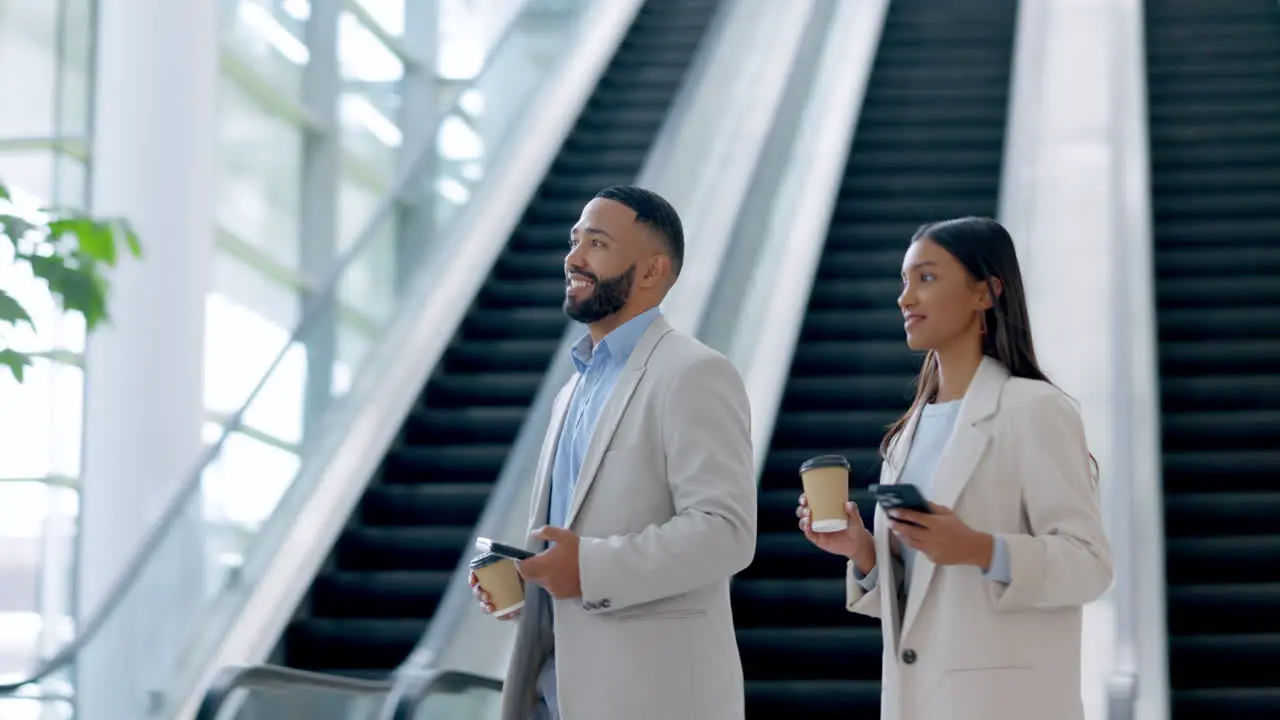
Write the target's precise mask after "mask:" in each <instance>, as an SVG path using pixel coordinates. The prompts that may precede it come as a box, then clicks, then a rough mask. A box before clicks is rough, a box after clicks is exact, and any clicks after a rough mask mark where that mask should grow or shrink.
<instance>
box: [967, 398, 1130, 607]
mask: <svg viewBox="0 0 1280 720" xmlns="http://www.w3.org/2000/svg"><path fill="white" fill-rule="evenodd" d="M1014 422H1015V423H1016V424H1015V427H1016V428H1021V429H1020V430H1014V431H1013V432H1014V433H1015V434H1016V436H1017V444H1016V446H1015V448H1014V456H1015V458H1016V461H1015V463H1014V464H1015V468H1014V470H1015V472H1017V473H1018V475H1019V477H1020V478H1021V482H1022V491H1023V506H1024V511H1025V513H1026V518H1027V521H1028V524H1029V526H1030V530H1031V532H1030V534H1020V533H1017V534H1013V533H1011V534H1005V535H1001V537H1002V538H1004V540H1005V543H1006V545H1007V547H1008V551H1009V566H1010V567H1009V569H1010V575H1011V578H1010V582H1009V583H1008V584H1007V585H1006V584H1004V583H995V582H993V583H991V584H990V586H991V588H992V589H993V592H994V593H995V596H996V599H997V602H996V609H997V610H1001V611H1019V610H1026V609H1029V608H1058V607H1069V606H1076V605H1084V604H1086V603H1089V602H1092V601H1094V600H1096V599H1098V598H1099V597H1101V596H1102V594H1103V593H1104V592H1106V591H1107V588H1109V587H1110V586H1111V581H1112V578H1113V574H1114V567H1113V565H1112V559H1111V546H1110V543H1108V541H1107V536H1106V533H1105V531H1104V530H1103V525H1102V514H1101V511H1100V509H1099V507H1098V498H1097V494H1096V492H1097V488H1096V484H1095V482H1094V479H1093V473H1092V471H1091V468H1090V466H1089V449H1088V444H1087V442H1086V440H1085V434H1084V424H1083V423H1082V422H1081V420H1080V415H1079V414H1078V413H1077V412H1076V410H1075V408H1074V407H1072V405H1071V403H1070V401H1069V400H1068V399H1067V397H1066V396H1065V395H1063V394H1062V393H1059V392H1056V391H1055V392H1048V393H1044V394H1042V395H1038V396H1036V397H1034V398H1032V399H1031V401H1030V402H1029V403H1028V405H1027V407H1026V408H1025V409H1023V410H1022V411H1021V412H1019V413H1017V417H1016V418H1015V419H1014Z"/></svg>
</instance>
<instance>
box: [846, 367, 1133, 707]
mask: <svg viewBox="0 0 1280 720" xmlns="http://www.w3.org/2000/svg"><path fill="white" fill-rule="evenodd" d="M917 420H918V415H917V416H916V417H913V418H912V419H911V421H910V424H909V425H908V426H907V428H906V432H905V433H904V434H903V435H902V436H901V437H902V438H903V439H904V440H903V441H902V442H899V443H897V444H896V446H895V447H894V448H893V449H892V451H891V452H890V456H889V458H888V460H887V462H885V464H884V466H883V468H882V470H881V475H880V482H881V483H893V482H896V481H897V479H898V474H899V473H900V472H901V470H902V467H903V464H904V463H905V462H906V458H907V451H908V450H909V446H910V438H911V437H912V434H913V433H914V431H915V423H916V421H917ZM932 495H933V497H931V498H930V499H931V500H932V501H933V502H936V503H938V504H940V505H945V506H948V507H951V508H952V509H954V510H955V512H956V514H957V515H959V516H960V518H961V519H962V520H964V522H965V523H967V524H968V525H969V526H970V527H972V528H974V529H977V530H983V531H985V532H989V533H993V534H996V535H999V536H1000V537H1003V538H1004V539H1005V541H1006V542H1007V543H1008V548H1009V560H1010V575H1011V576H1012V582H1011V583H1010V584H1008V585H1005V584H1002V583H998V582H995V581H991V580H985V579H983V578H982V575H981V571H980V570H978V569H977V568H974V567H964V566H946V567H937V566H935V565H934V564H933V563H932V562H930V561H929V559H928V558H926V557H924V556H923V555H919V556H918V559H917V560H916V562H915V564H914V569H913V573H912V576H911V584H910V587H911V591H910V595H909V598H908V599H907V601H906V607H905V608H903V607H901V603H900V601H899V594H898V592H897V588H898V587H899V584H900V580H901V573H902V572H903V570H902V568H903V566H902V564H901V563H900V562H898V561H890V562H882V563H881V564H880V573H881V574H880V578H879V583H878V585H877V587H876V589H875V590H874V591H872V592H869V593H866V592H863V590H862V587H861V586H860V585H858V583H857V582H856V580H855V579H854V576H853V573H852V568H851V567H850V569H849V572H848V575H847V586H848V591H847V592H848V608H849V610H851V611H853V612H858V613H862V614H864V615H870V616H872V617H878V618H880V623H881V628H882V630H883V633H884V670H883V696H882V710H881V714H880V717H881V718H882V720H1028V719H1030V718H1034V719H1035V720H1083V718H1084V708H1083V703H1082V701H1081V693H1080V690H1081V688H1080V652H1081V651H1080V644H1081V607H1082V606H1083V605H1084V604H1085V603H1088V602H1091V601H1093V600H1095V599H1097V598H1098V597H1099V596H1101V595H1102V593H1103V592H1105V591H1106V590H1107V588H1108V587H1109V586H1110V585H1111V580H1112V564H1111V548H1110V546H1109V544H1108V542H1107V538H1106V535H1105V534H1104V532H1103V528H1102V519H1101V517H1100V514H1099V509H1098V500H1097V487H1096V482H1095V481H1094V478H1093V475H1092V473H1091V472H1090V466H1089V455H1088V449H1087V446H1086V443H1085V434H1084V426H1083V424H1082V423H1081V421H1080V416H1079V414H1078V413H1077V412H1076V409H1075V407H1074V406H1073V405H1072V403H1071V401H1070V399H1069V398H1068V397H1067V396H1066V395H1064V394H1063V393H1062V392H1060V391H1058V390H1057V389H1056V388H1054V387H1053V386H1052V385H1049V384H1048V383H1045V382H1040V381H1035V380H1027V379H1023V378H1013V377H1010V375H1009V372H1008V371H1007V370H1006V369H1005V367H1004V366H1003V365H1001V364H1000V363H999V362H997V361H995V360H993V359H990V358H987V359H985V360H983V362H982V365H981V367H980V368H979V369H978V373H977V375H976V377H974V379H973V383H972V384H971V385H970V386H969V391H968V393H966V395H965V398H964V401H963V404H962V405H961V408H960V414H959V417H958V418H957V420H956V426H955V430H954V431H953V432H952V435H951V439H950V440H949V441H948V443H947V446H946V449H945V450H944V451H943V455H942V459H941V461H940V462H939V465H938V470H937V475H936V476H935V477H934V486H933V492H932ZM887 520H888V519H887V517H886V516H885V513H884V510H883V509H880V508H877V510H876V514H875V525H874V533H875V542H876V556H877V557H878V558H880V559H882V560H883V559H885V558H890V557H891V555H890V535H891V533H890V531H889V528H888V522H887Z"/></svg>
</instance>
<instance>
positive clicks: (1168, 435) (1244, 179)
mask: <svg viewBox="0 0 1280 720" xmlns="http://www.w3.org/2000/svg"><path fill="white" fill-rule="evenodd" d="M1146 15H1147V21H1146V22H1147V32H1146V35H1147V69H1148V70H1147V71H1148V92H1149V103H1148V106H1149V113H1150V117H1149V121H1150V131H1151V167H1152V177H1151V185H1152V209H1153V221H1154V222H1153V229H1154V248H1153V250H1154V251H1153V256H1154V257H1153V260H1154V270H1155V295H1156V308H1157V319H1158V333H1159V338H1158V339H1159V356H1160V357H1159V360H1160V395H1161V411H1162V418H1161V426H1162V430H1161V432H1162V445H1163V448H1164V451H1163V452H1164V527H1165V536H1166V541H1165V577H1166V581H1167V583H1168V593H1167V597H1166V600H1167V607H1168V612H1167V615H1168V630H1169V674H1170V681H1171V685H1172V688H1171V697H1172V712H1171V717H1173V718H1174V720H1185V719H1187V718H1201V717H1231V718H1242V719H1249V718H1275V717H1280V675H1277V673H1276V672H1275V670H1274V669H1273V668H1275V667H1276V665H1277V664H1280V524H1277V522H1276V517H1277V516H1278V515H1277V514H1278V513H1280V486H1277V485H1276V478H1277V477H1280V449H1278V448H1280V410H1277V408H1280V340H1278V339H1277V334H1276V332H1275V328H1280V238H1278V237H1277V234H1276V228H1277V227H1280V202H1278V201H1277V198H1280V171H1277V168H1280V7H1278V6H1277V5H1276V3H1274V2H1269V1H1268V0H1215V1H1214V2H1197V1H1195V0H1176V1H1174V0H1159V1H1156V0H1149V1H1148V2H1147V13H1146Z"/></svg>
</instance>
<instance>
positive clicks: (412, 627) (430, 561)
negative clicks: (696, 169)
mask: <svg viewBox="0 0 1280 720" xmlns="http://www.w3.org/2000/svg"><path fill="white" fill-rule="evenodd" d="M718 5H719V0H647V2H645V4H644V6H643V8H642V9H641V10H640V12H639V14H638V16H637V18H636V20H635V21H634V23H633V24H632V27H631V28H630V30H629V31H628V33H627V35H626V38H625V39H624V41H623V42H622V44H621V45H620V46H619V48H618V50H617V52H616V54H615V56H614V58H613V61H612V62H611V64H610V66H609V68H608V70H607V71H606V72H605V74H604V77H603V78H602V79H601V81H600V83H599V85H598V86H597V88H596V90H595V92H594V94H593V95H592V97H591V99H590V100H589V101H588V102H587V105H586V107H585V109H584V110H583V112H582V114H581V115H580V117H579V119H578V122H577V124H576V126H575V127H574V129H573V130H572V131H571V132H570V133H569V135H568V138H567V140H566V141H565V143H564V145H563V147H562V149H561V151H560V153H559V155H558V156H557V158H556V159H555V160H554V161H553V163H552V166H551V169H550V171H549V172H548V174H547V176H546V178H545V179H544V181H543V183H542V184H541V186H540V187H539V188H538V190H537V192H536V193H535V194H534V197H533V200H532V201H531V203H530V204H529V206H528V208H527V209H526V210H525V213H524V216H523V217H522V219H521V221H520V223H519V225H518V227H517V228H516V230H515V232H514V233H513V234H512V237H511V239H510V240H509V242H508V245H507V247H506V249H505V250H504V251H503V253H502V254H501V255H500V256H499V259H498V261H497V263H496V265H495V267H494V270H493V272H492V274H491V277H490V278H489V279H488V281H487V282H486V283H485V284H484V286H483V287H482V289H481V291H480V293H479V294H478V295H477V297H476V298H475V301H474V303H473V305H472V307H471V308H470V310H469V311H468V313H467V315H466V317H465V319H464V320H463V322H462V325H461V327H460V329H459V332H458V334H457V336H456V337H455V338H454V339H453V341H452V343H451V344H450V345H449V348H448V350H447V351H446V353H445V356H444V358H443V359H442V361H441V363H440V365H439V367H438V368H437V369H436V371H435V373H434V374H433V375H432V377H431V379H430V380H429V381H428V383H427V385H426V387H425V388H424V389H422V392H421V396H420V398H419V401H418V403H417V405H416V407H415V408H414V409H413V411H412V412H411V413H410V414H409V417H408V418H406V420H405V422H404V425H403V428H402V430H401V432H400V435H399V437H398V438H397V441H396V443H395V444H394V446H393V447H392V448H391V450H390V451H389V452H388V453H387V456H386V458H385V459H384V461H383V464H382V467H381V470H380V472H379V475H378V477H377V478H375V480H374V481H373V482H372V483H371V484H370V486H369V487H368V488H367V489H366V491H365V495H364V497H363V498H362V500H361V503H360V507H359V510H358V511H357V512H356V513H355V514H354V515H353V516H352V518H351V519H350V522H349V523H348V525H347V527H346V528H345V529H344V531H343V532H342V534H341V536H340V537H339V539H338V542H337V544H336V546H335V548H334V550H333V553H332V556H331V557H330V558H329V560H328V562H327V563H326V566H325V567H324V569H323V570H322V571H321V572H320V573H319V574H318V575H317V577H316V578H315V580H314V582H313V585H312V588H311V591H310V594H309V596H308V598H307V601H306V602H305V603H304V605H303V607H302V608H300V611H299V613H298V615H297V617H296V619H295V620H294V622H293V623H291V625H290V626H289V628H288V630H287V631H286V634H285V636H284V638H283V652H284V656H285V659H286V662H287V664H288V665H290V666H292V667H296V668H301V669H308V670H320V671H341V672H344V673H359V674H361V675H362V676H366V677H368V676H385V675H386V674H387V673H388V672H390V671H391V670H393V669H394V668H395V667H396V666H397V665H399V664H400V663H401V662H402V661H403V660H404V659H405V657H406V656H407V655H408V653H409V652H410V651H411V650H412V649H413V647H414V646H415V645H416V644H417V643H418V642H419V640H420V639H421V638H422V635H423V632H424V630H426V628H427V626H428V623H429V622H430V620H431V616H432V614H433V613H434V612H435V609H436V607H437V605H438V604H439V602H440V599H441V597H442V596H443V595H444V593H445V591H446V589H447V587H448V585H449V583H450V582H452V578H453V572H454V569H455V568H456V567H457V565H458V562H459V560H461V559H462V557H463V555H464V554H465V553H467V552H468V550H469V549H468V548H467V547H466V544H467V541H468V540H469V539H470V536H471V532H472V528H473V527H474V525H475V523H476V520H477V519H478V518H479V517H480V514H481V513H482V512H483V510H484V507H485V503H486V502H487V500H488V498H489V494H490V491H491V490H492V488H493V484H494V482H495V481H496V480H497V477H498V475H499V473H500V472H501V470H502V467H503V465H504V464H505V462H506V460H507V455H508V453H509V452H510V449H511V445H512V443H513V442H514V440H515V438H516V436H517V434H518V433H519V430H520V427H521V425H522V424H523V423H524V420H525V417H526V415H527V413H528V410H529V406H530V405H531V404H532V402H533V399H534V397H535V395H536V394H537V391H538V389H539V387H540V386H541V384H542V380H543V375H544V374H545V373H546V370H547V368H548V367H549V366H550V364H551V361H552V359H553V355H554V353H555V352H556V350H557V348H558V347H559V344H560V340H561V338H562V337H563V335H564V333H565V331H566V330H567V328H568V320H567V319H566V318H565V316H564V314H563V312H562V311H561V309H560V303H561V302H562V300H563V296H564V282H563V262H564V254H565V251H566V247H567V240H568V231H569V228H570V227H572V225H573V223H574V221H575V220H576V219H577V217H578V214H579V213H580V212H581V209H582V206H583V205H584V204H585V203H586V202H587V201H588V200H590V198H591V197H592V196H593V195H594V194H595V193H596V192H597V191H599V190H600V189H602V188H604V187H606V186H609V185H615V184H619V183H626V182H632V181H634V179H635V177H636V175H637V174H638V173H639V171H640V169H641V165H642V164H643V162H644V160H645V157H646V156H647V155H648V152H649V148H650V146H651V145H652V144H653V141H654V138H655V137H656V135H657V133H658V131H659V130H660V129H661V126H662V123H663V121H664V120H665V119H666V116H667V113H668V111H669V109H670V107H671V104H672V102H673V101H674V99H675V96H676V93H677V91H678V90H679V88H680V85H681V84H682V82H683V80H684V77H685V74H686V73H687V71H688V68H689V66H690V63H691V62H692V60H693V58H694V56H695V54H696V53H697V51H698V48H699V45H700V44H701V42H702V38H703V36H704V35H706V31H707V29H708V27H709V26H710V23H711V21H712V18H713V16H714V14H715V12H716V9H717V7H718ZM406 390H407V391H412V390H416V389H412V390H411V389H406Z"/></svg>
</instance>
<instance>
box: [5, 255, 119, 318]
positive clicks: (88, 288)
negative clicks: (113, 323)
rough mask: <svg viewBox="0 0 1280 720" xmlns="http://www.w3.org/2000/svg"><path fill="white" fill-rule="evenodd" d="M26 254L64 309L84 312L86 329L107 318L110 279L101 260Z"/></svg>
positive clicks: (32, 267) (34, 271)
mask: <svg viewBox="0 0 1280 720" xmlns="http://www.w3.org/2000/svg"><path fill="white" fill-rule="evenodd" d="M24 258H25V259H26V260H27V261H28V262H30V263H31V272H32V273H33V274H34V275H35V276H36V277H38V278H41V279H43V280H44V281H45V282H47V283H48V284H49V292H51V293H53V294H54V296H56V297H57V298H58V300H59V301H60V303H61V305H62V307H63V309H64V310H69V311H72V312H77V313H80V314H81V315H83V316H84V324H85V329H87V330H92V329H93V328H95V327H97V326H98V324H99V323H101V322H102V321H103V320H106V319H107V279H106V278H105V277H103V276H102V273H101V272H99V270H98V268H99V267H100V266H99V264H98V263H96V262H94V261H93V260H92V259H89V258H80V259H79V260H80V262H79V263H78V264H74V265H71V264H68V263H67V262H66V259H65V258H62V257H59V256H57V255H51V256H47V257H44V256H24Z"/></svg>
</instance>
